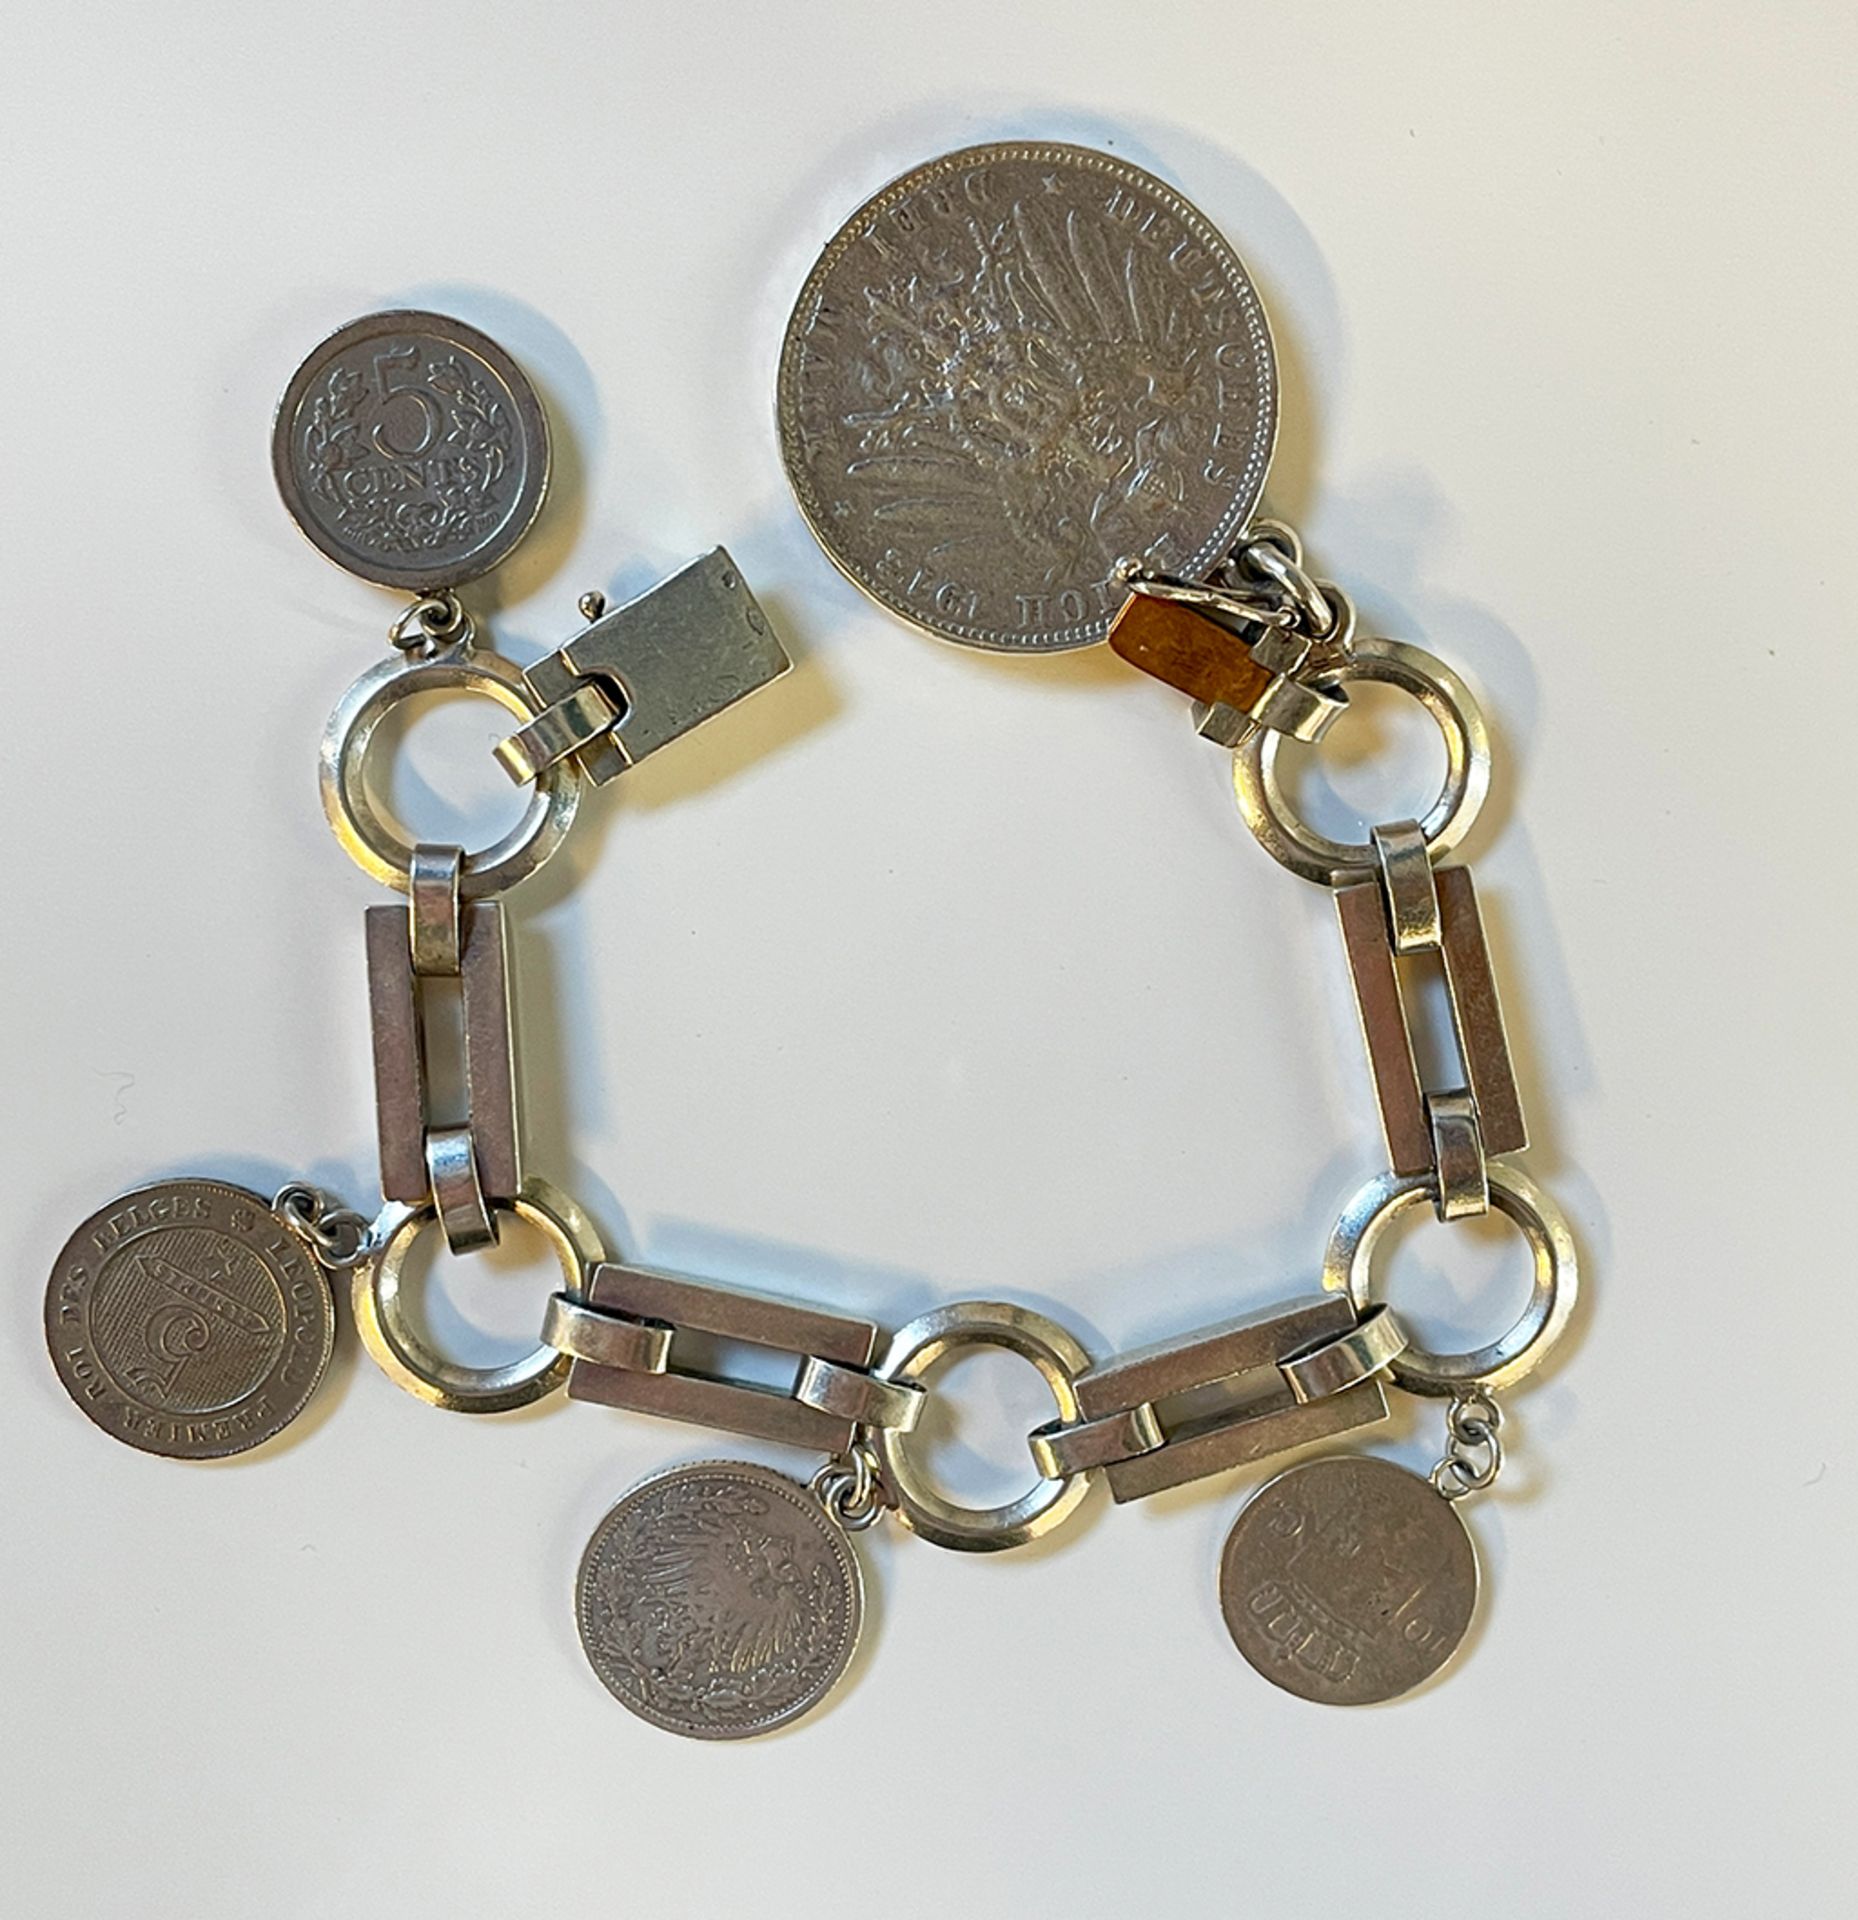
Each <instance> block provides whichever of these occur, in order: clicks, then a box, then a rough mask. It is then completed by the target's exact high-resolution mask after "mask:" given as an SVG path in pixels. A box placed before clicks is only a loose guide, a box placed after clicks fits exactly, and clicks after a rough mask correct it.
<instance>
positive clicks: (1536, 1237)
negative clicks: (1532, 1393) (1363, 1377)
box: [1323, 1160, 1581, 1395]
mask: <svg viewBox="0 0 1858 1920" xmlns="http://www.w3.org/2000/svg"><path fill="white" fill-rule="evenodd" d="M1433 1191H1434V1189H1433V1177H1432V1175H1431V1174H1429V1173H1408V1174H1400V1173H1384V1174H1382V1175H1381V1176H1380V1178H1379V1179H1378V1180H1370V1181H1369V1182H1368V1184H1367V1185H1366V1186H1365V1187H1363V1188H1362V1189H1361V1191H1360V1192H1359V1193H1358V1194H1356V1195H1355V1197H1354V1198H1353V1199H1352V1200H1351V1201H1350V1202H1349V1203H1348V1205H1347V1207H1346V1208H1345V1209H1344V1210H1343V1213H1342V1217H1341V1219H1340V1220H1339V1221H1337V1222H1336V1228H1335V1232H1334V1233H1332V1234H1331V1235H1330V1236H1329V1250H1328V1252H1327V1253H1325V1254H1324V1255H1323V1285H1324V1286H1325V1287H1327V1288H1328V1289H1329V1290H1330V1292H1332V1293H1346V1294H1347V1295H1348V1297H1349V1298H1350V1299H1351V1300H1352V1301H1353V1302H1354V1304H1355V1311H1356V1312H1357V1313H1358V1314H1366V1313H1367V1312H1368V1310H1369V1309H1370V1308H1371V1307H1372V1306H1373V1305H1374V1304H1375V1300H1374V1247H1375V1243H1376V1242H1377V1241H1378V1240H1379V1239H1380V1237H1381V1235H1382V1233H1384V1232H1385V1231H1386V1229H1387V1227H1388V1226H1389V1225H1390V1224H1391V1223H1392V1222H1393V1220H1394V1218H1395V1217H1396V1216H1397V1215H1399V1214H1401V1213H1404V1212H1405V1211H1406V1210H1407V1208H1409V1207H1415V1206H1421V1205H1427V1204H1430V1202H1431V1200H1432V1198H1433ZM1490 1197H1491V1200H1492V1201H1493V1202H1494V1203H1495V1205H1496V1207H1497V1209H1498V1211H1499V1212H1502V1213H1506V1214H1508V1215H1509V1217H1510V1218H1511V1219H1512V1220H1514V1221H1515V1222H1516V1224H1517V1225H1518V1226H1519V1227H1521V1228H1522V1230H1523V1233H1524V1235H1525V1236H1526V1237H1527V1239H1528V1241H1529V1247H1530V1251H1531V1252H1532V1253H1533V1254H1534V1256H1535V1284H1534V1286H1533V1288H1532V1289H1531V1291H1530V1294H1529V1304H1528V1305H1527V1306H1526V1307H1525V1308H1524V1309H1523V1311H1522V1317H1521V1318H1520V1319H1519V1320H1518V1321H1517V1322H1516V1324H1515V1325H1514V1326H1513V1327H1512V1328H1511V1329H1510V1330H1509V1332H1508V1333H1506V1334H1504V1335H1503V1336H1502V1338H1501V1339H1498V1340H1493V1341H1492V1342H1491V1343H1490V1344H1489V1345H1488V1346H1486V1347H1476V1348H1473V1349H1472V1350H1471V1351H1470V1352H1469V1353H1431V1352H1429V1351H1428V1350H1427V1349H1426V1348H1424V1347H1416V1346H1411V1345H1409V1346H1408V1347H1407V1348H1406V1350H1405V1351H1404V1352H1402V1353H1400V1354H1397V1355H1395V1356H1394V1357H1393V1358H1392V1359H1391V1360H1390V1361H1389V1363H1388V1369H1387V1370H1388V1372H1389V1373H1391V1374H1392V1376H1393V1378H1394V1380H1395V1381H1396V1382H1397V1383H1398V1384H1399V1385H1400V1386H1403V1387H1405V1388H1406V1390H1407V1391H1408V1392H1409V1393H1426V1394H1434V1395H1445V1394H1453V1393H1461V1392H1463V1391H1464V1390H1465V1389H1467V1388H1471V1387H1484V1388H1488V1389H1490V1390H1492V1391H1495V1389H1497V1388H1498V1387H1507V1386H1509V1385H1511V1384H1512V1383H1513V1382H1515V1381H1517V1380H1520V1379H1522V1377H1523V1376H1524V1375H1525V1374H1527V1373H1530V1372H1533V1371H1534V1369H1535V1368H1536V1367H1538V1366H1539V1365H1540V1364H1541V1363H1542V1361H1543V1360H1544V1359H1546V1358H1547V1356H1548V1352H1549V1349H1550V1348H1551V1347H1553V1346H1554V1344H1555V1342H1556V1341H1557V1340H1559V1339H1560V1338H1561V1335H1562V1332H1563V1331H1564V1329H1565V1328H1566V1327H1567V1324H1568V1316H1569V1315H1570V1314H1572V1313H1573V1311H1574V1302H1575V1299H1576V1298H1577V1296H1578V1295H1579V1292H1580V1278H1581V1276H1580V1259H1579V1256H1578V1255H1577V1254H1576V1252H1575V1248H1574V1236H1573V1234H1572V1233H1571V1232H1570V1231H1569V1230H1568V1222H1567V1217H1566V1215H1564V1214H1563V1213H1562V1211H1561V1209H1560V1208H1559V1207H1558V1206H1556V1205H1555V1203H1554V1202H1553V1201H1552V1200H1551V1199H1550V1198H1549V1197H1548V1195H1547V1194H1545V1193H1544V1192H1543V1191H1542V1189H1541V1188H1540V1187H1538V1186H1537V1185H1536V1184H1535V1182H1534V1181H1533V1180H1531V1179H1530V1178H1529V1177H1528V1176H1527V1175H1526V1174H1522V1173H1518V1172H1517V1171H1516V1169H1515V1168H1514V1167H1508V1166H1505V1165H1504V1164H1503V1163H1502V1162H1501V1161H1497V1160H1493V1161H1492V1162H1491V1163H1490Z"/></svg>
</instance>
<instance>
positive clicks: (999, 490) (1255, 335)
mask: <svg viewBox="0 0 1858 1920" xmlns="http://www.w3.org/2000/svg"><path fill="white" fill-rule="evenodd" d="M779 420H780V434H781V452H782V457H783V459H784V460H785V462H786V466H787V475H788V478H789V480H790V481H791V482H792V484H793V489H794V492H795V494H796V496H797V497H798V499H799V503H800V507H801V511H802V512H803V513H804V514H805V515H806V518H807V520H808V522H809V523H810V524H811V526H812V529H813V532H814V533H815V535H817V537H818V539H819V541H820V543H821V545H823V546H824V547H825V549H826V551H827V553H828V554H830V555H831V557H832V559H833V560H834V562H835V563H836V564H837V565H838V566H839V567H840V568H841V569H842V570H843V571H844V572H845V573H846V574H847V575H848V576H849V577H850V578H851V579H852V580H853V581H854V582H856V584H857V585H859V586H860V587H862V588H863V589H864V590H865V592H867V593H869V594H870V595H872V596H873V598H875V599H877V600H879V601H881V602H882V603H883V604H884V605H885V606H887V607H889V608H890V609H891V610H892V611H893V612H895V613H899V614H901V615H902V616H903V617H904V618H905V619H906V620H912V621H914V622H915V623H916V624H917V625H918V626H921V627H925V628H927V629H928V630H929V631H930V632H931V633H935V634H939V635H940V636H941V637H942V638H944V639H947V640H957V641H960V642H962V643H963V644H965V645H968V646H974V647H986V648H991V649H993V650H995V651H999V652H1008V653H1016V652H1030V653H1044V652H1056V651H1060V650H1062V649H1065V648H1069V647H1081V646H1088V645H1089V644H1091V643H1092V642H1093V641H1097V640H1101V639H1102V638H1103V637H1104V635H1105V634H1106V633H1107V632H1108V630H1109V624H1110V621H1111V619H1112V618H1113V617H1114V615H1115V613H1116V611H1117V609H1118V608H1119V607H1120V606H1121V605H1122V602H1123V599H1124V590H1123V588H1122V587H1121V586H1120V585H1119V584H1118V581H1117V569H1118V568H1119V566H1121V565H1122V564H1123V563H1125V562H1136V563H1140V564H1142V565H1144V566H1147V567H1151V568H1153V569H1156V570H1157V571H1160V572H1164V573H1169V574H1175V575H1186V576H1190V577H1198V576H1199V575H1201V574H1203V573H1205V572H1206V571H1207V570H1208V569H1209V568H1211V567H1213V566H1215V565H1216V564H1217V563H1218V562H1219V561H1221V560H1223V559H1224V558H1225V557H1226V555H1227V553H1228V551H1229V550H1230V548H1231V547H1232V544H1233V542H1234V540H1235V539H1236V537H1237V536H1238V534H1239V533H1240V531H1241V530H1242V529H1243V528H1244V526H1245V524H1246V522H1247V521H1248V520H1249V519H1250V517H1251V514H1252V510H1253V509H1254V508H1255V507H1256V505H1257V503H1258V497H1259V494H1260V492H1261V491H1262V489H1263V486H1264V477H1265V468H1266V466H1267V465H1268V464H1269V461H1270V457H1271V447H1272V442H1273V439H1274V437H1275V434H1276V430H1277V376H1276V368H1275V363H1274V360H1273V357H1272V351H1271V336H1270V330H1269V328H1268V326H1267V324H1266V320H1265V316H1264V309H1263V307H1262V306H1261V305H1260V303H1259V300H1258V295H1257V293H1256V291H1255V290H1254V289H1253V286H1252V283H1251V281H1250V279H1249V278H1248V277H1247V275H1246V272H1245V268H1244V267H1243V265H1241V263H1240V261H1239V258H1238V256H1237V255H1236V254H1235V253H1234V252H1233V251H1232V249H1231V248H1230V247H1229V246H1228V245H1227V244H1226V242H1225V240H1224V239H1222V238H1221V236H1220V235H1219V233H1218V232H1217V231H1216V230H1215V229H1214V228H1213V227H1212V226H1211V224H1210V223H1209V222H1208V221H1207V220H1206V218H1205V217H1204V216H1203V215H1202V214H1201V213H1199V212H1198V211H1197V210H1196V209H1195V208H1194V207H1192V206H1191V205H1189V203H1188V202H1187V201H1186V200H1184V199H1183V198H1182V197H1181V196H1180V195H1179V194H1178V193H1176V192H1175V191H1174V190H1173V189H1172V188H1171V187H1167V186H1164V185H1163V184H1162V182H1161V181H1159V180H1157V179H1155V178H1154V177H1153V175H1151V174H1148V173H1144V172H1143V171H1142V170H1141V169H1140V168H1139V167H1132V166H1130V165H1128V164H1127V163H1126V162H1125V161H1122V160H1118V159H1115V158H1113V157H1112V156H1110V155H1108V154H1103V153H1095V152H1092V151H1090V150H1089V149H1088V148H1084V147H1074V146H1062V145H1027V144H1013V143H1009V144H1000V145H993V146H982V147H969V148H967V149H965V150H964V151H962V152H959V153H952V154H948V155H945V156H944V157H943V158H941V159H939V160H934V161H931V162H930V163H929V164H928V165H926V166H922V167H918V168H917V169H916V170H915V171H914V172H912V173H908V174H905V175H904V176H903V178H902V179H900V180H897V181H894V182H893V183H892V184H891V185H890V186H888V187H886V188H885V189H884V190H883V191H882V192H881V193H879V194H877V195H876V196H875V197H874V198H872V199H871V200H868V201H867V202H866V203H865V204H864V205H863V206H862V207H860V208H859V209H858V211H857V212H856V213H855V214H853V215H852V217H851V218H850V219H849V220H848V221H847V222H846V223H845V225H844V226H843V227H842V228H841V229H840V230H839V232H838V234H837V235H836V236H835V238H834V239H833V240H832V242H831V243H830V245H828V246H827V248H826V250H825V252H824V253H823V254H822V255H821V257H820V259H819V262H818V264H817V265H816V266H815V267H814V268H813V271H812V273H811V274H810V275H809V276H808V278H807V281H806V284H805V286H804V287H803V288H802V290H801V294H800V298H799V301H798V303H797V304H796V306H795V308H794V312H793V316H792V318H791V319H790V320H789V322H788V326H787V336H786V339H785V342H784V343H783V346H782V350H781V364H780V387H779Z"/></svg>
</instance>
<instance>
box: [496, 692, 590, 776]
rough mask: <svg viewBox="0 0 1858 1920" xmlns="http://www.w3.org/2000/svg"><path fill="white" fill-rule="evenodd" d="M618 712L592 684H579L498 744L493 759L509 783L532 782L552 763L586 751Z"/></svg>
mask: <svg viewBox="0 0 1858 1920" xmlns="http://www.w3.org/2000/svg"><path fill="white" fill-rule="evenodd" d="M620 712H621V709H620V707H619V705H618V703H617V702H616V701H614V700H613V699H612V698H611V697H610V696H609V695H608V694H607V693H606V692H605V691H604V690H603V689H602V688H601V687H600V686H599V685H598V684H597V683H596V682H594V681H592V680H583V681H581V683H580V684H579V685H578V686H576V687H575V688H574V689H573V691H572V692H570V693H565V694H563V695H562V697H561V698H560V699H559V700H557V701H556V702H555V703H554V704H553V705H552V706H548V707H544V708H543V709H542V711H541V712H540V713H539V714H537V715H536V717H535V718H534V719H533V720H531V721H530V722H529V724H528V725H527V726H526V727H518V728H517V730H516V731H515V732H514V733H513V734H511V735H510V736H509V738H508V739H506V740H502V741H499V742H498V744H497V747H496V755H497V758H498V760H499V761H500V762H501V763H502V765H503V769H504V771H505V772H506V773H508V774H509V776H510V778H511V779H512V780H516V781H520V782H525V783H526V782H528V781H530V780H534V779H535V778H536V777H537V776H538V775H539V774H541V773H542V772H543V771H544V769H546V768H548V767H552V766H553V765H554V764H555V763H556V761H558V760H565V759H567V757H568V755H569V754H571V753H579V752H580V751H581V750H582V748H584V747H590V746H592V745H593V743H594V742H595V741H596V740H598V739H599V738H600V736H601V735H602V734H603V733H607V732H610V731H611V730H612V728H613V726H614V725H615V724H616V723H617V721H618V720H619V717H620Z"/></svg>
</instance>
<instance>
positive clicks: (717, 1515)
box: [574, 1461, 864, 1740]
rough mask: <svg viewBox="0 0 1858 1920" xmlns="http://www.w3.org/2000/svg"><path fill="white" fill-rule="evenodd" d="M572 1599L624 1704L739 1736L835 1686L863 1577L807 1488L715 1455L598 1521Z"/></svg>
mask: <svg viewBox="0 0 1858 1920" xmlns="http://www.w3.org/2000/svg"><path fill="white" fill-rule="evenodd" d="M574 1611H575V1620H576V1624H577V1625H578V1626H579V1629H580V1636H581V1646H582V1648H583V1649H584V1650H585V1652H586V1654H587V1658H588V1660H589V1662H590V1663H591V1665H592V1667H593V1670H594V1672H595V1673H597V1674H598V1675H599V1676H600V1680H601V1682H602V1684H603V1685H604V1686H605V1687H606V1689H607V1691H608V1692H609V1693H611V1694H612V1695H613V1697H614V1698H615V1699H616V1700H618V1701H619V1702H620V1704H621V1705H622V1706H625V1707H629V1708H631V1710H632V1711H633V1712H634V1713H636V1714H638V1715H639V1716H640V1717H641V1718H642V1719H645V1720H650V1721H651V1722H653V1724H654V1725H656V1726H660V1727H664V1728H666V1729H668V1730H669V1731H670V1732H672V1733H682V1734H688V1735H690V1736H691V1737H692V1738H693V1739H698V1740H740V1739H744V1738H746V1737H747V1736H749V1735H751V1734H756V1733H766V1732H768V1731H769V1730H770V1729H771V1728H774V1727H780V1726H785V1725H786V1724H787V1723H788V1722H789V1721H790V1720H797V1719H799V1717H800V1716H801V1715H802V1714H804V1713H807V1712H809V1711H810V1710H811V1709H812V1708H814V1707H815V1706H817V1705H818V1704H819V1702H820V1701H821V1700H823V1699H824V1698H825V1697H826V1695H827V1694H828V1693H829V1692H830V1691H831V1690H832V1687H833V1686H834V1684H835V1683H836V1682H837V1680H838V1678H839V1676H840V1675H841V1674H842V1673H843V1672H844V1671H845V1668H846V1665H847V1663H848V1662H849V1661H850V1659H851V1657H852V1654H853V1652H854V1651H855V1649H856V1648H857V1645H858V1630H859V1627H860V1625H861V1623H862V1621H863V1617H864V1580H863V1576H862V1575H861V1573H860V1572H859V1568H858V1559H857V1555H856V1554H855V1553H854V1552H853V1550H852V1546H851V1543H850V1541H849V1540H848V1539H847V1538H846V1536H845V1534H844V1532H843V1531H842V1530H841V1529H840V1528H839V1527H838V1526H837V1525H836V1524H835V1523H834V1522H833V1521H832V1520H830V1519H828V1518H827V1516H826V1513H825V1511H824V1509H823V1508H822V1507H821V1505H820V1502H819V1500H818V1499H817V1498H816V1497H815V1496H814V1495H813V1494H812V1493H810V1492H809V1491H808V1490H807V1489H806V1488H805V1487H803V1486H800V1485H799V1484H798V1483H797V1482H795V1481H792V1480H789V1479H788V1478H787V1477H786V1475H784V1474H779V1473H775V1472H772V1471H771V1470H770V1469H768V1468H766V1467H756V1466H746V1465H742V1464H740V1463H737V1462H721V1461H705V1462H703V1463H702V1464H701V1465H697V1466H689V1467H675V1468H673V1469H671V1470H670V1471H669V1472H667V1473H661V1474H657V1475H654V1476H653V1477H652V1478H651V1479H649V1480H645V1481H642V1482H641V1483H640V1484H639V1485H638V1486H636V1487H634V1488H633V1489H632V1491H631V1492H630V1493H629V1494H627V1495H626V1497H625V1498H624V1499H623V1500H621V1501H620V1503H619V1504H618V1506H616V1507H615V1508H614V1509H613V1510H612V1512H610V1513H609V1514H608V1515H607V1516H606V1518H605V1519H604V1520H602V1521H601V1523H600V1525H599V1526H598V1528H596V1529H595V1532H594V1536H593V1538H592V1539H591V1540H590V1541H589V1542H588V1543H587V1551H586V1552H585V1553H584V1554H583V1555H582V1556H581V1566H580V1573H579V1575H578V1577H577V1579H576V1581H575V1589H574Z"/></svg>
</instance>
